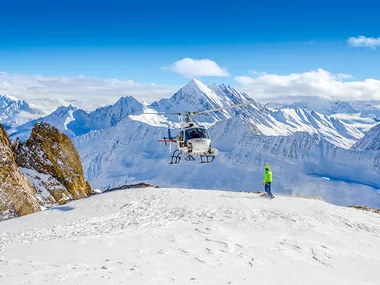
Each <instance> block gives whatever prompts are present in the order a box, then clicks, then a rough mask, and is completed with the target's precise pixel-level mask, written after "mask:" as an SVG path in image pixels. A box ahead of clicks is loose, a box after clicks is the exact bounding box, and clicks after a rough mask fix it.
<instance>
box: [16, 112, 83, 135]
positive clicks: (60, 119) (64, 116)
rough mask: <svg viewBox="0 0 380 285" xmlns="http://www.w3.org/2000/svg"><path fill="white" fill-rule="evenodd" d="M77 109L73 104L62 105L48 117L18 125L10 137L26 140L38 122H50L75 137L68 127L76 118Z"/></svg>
mask: <svg viewBox="0 0 380 285" xmlns="http://www.w3.org/2000/svg"><path fill="white" fill-rule="evenodd" d="M77 110H78V109H77V108H76V107H74V106H72V105H70V106H68V107H65V106H61V107H59V108H58V109H57V110H55V111H54V112H53V113H51V114H50V115H48V116H46V117H41V118H38V119H35V120H32V121H29V122H27V123H25V124H23V125H21V126H18V127H17V128H15V129H14V130H13V132H12V131H11V132H10V138H11V139H15V138H19V139H20V140H21V141H25V140H26V139H27V138H28V137H29V136H30V134H31V132H32V129H33V127H34V125H35V124H36V123H38V122H44V123H48V124H49V125H51V126H54V127H56V128H58V129H59V130H60V131H61V132H63V133H64V134H66V135H67V136H69V137H74V136H75V134H74V133H73V131H72V130H70V129H69V128H68V124H69V123H70V122H71V121H73V120H74V112H76V111H77Z"/></svg>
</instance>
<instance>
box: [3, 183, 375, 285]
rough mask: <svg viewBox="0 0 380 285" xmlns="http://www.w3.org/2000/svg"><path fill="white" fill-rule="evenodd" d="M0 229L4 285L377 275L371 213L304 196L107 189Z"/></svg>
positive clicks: (353, 279) (351, 279) (357, 280)
mask: <svg viewBox="0 0 380 285" xmlns="http://www.w3.org/2000/svg"><path fill="white" fill-rule="evenodd" d="M235 190H238V188H236V189H235ZM0 236H1V239H0V250H1V255H0V272H1V275H0V283H1V284H7V285H18V284H24V283H25V284H35V285H37V284H60V283H64V284H104V285H115V284H165V285H166V284H185V285H191V284H207V285H220V284H267V285H275V284H308V285H320V284H334V285H338V284H345V285H354V284H378V283H379V280H380V279H379V278H380V277H379V273H378V269H379V268H380V260H379V256H380V242H379V239H380V219H379V215H378V214H375V213H370V212H364V211H360V210H357V209H354V208H346V207H338V206H334V205H330V204H328V203H325V202H323V201H318V200H312V199H303V198H291V197H280V196H277V197H276V199H274V200H266V199H263V198H261V197H260V196H259V195H256V194H250V193H231V192H223V191H210V190H208V191H197V190H193V189H192V190H184V189H155V188H150V189H133V190H124V191H113V192H110V193H104V194H101V195H96V196H93V197H91V198H87V199H82V200H78V201H73V202H70V203H69V204H67V205H65V206H60V207H55V208H53V209H51V210H48V211H43V212H39V213H35V214H32V215H28V216H26V217H22V218H17V219H13V220H10V221H5V222H1V226H0Z"/></svg>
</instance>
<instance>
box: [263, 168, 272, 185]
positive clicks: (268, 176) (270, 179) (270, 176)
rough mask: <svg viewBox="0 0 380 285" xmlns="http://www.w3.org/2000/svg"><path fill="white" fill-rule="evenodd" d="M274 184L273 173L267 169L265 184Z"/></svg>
mask: <svg viewBox="0 0 380 285" xmlns="http://www.w3.org/2000/svg"><path fill="white" fill-rule="evenodd" d="M267 182H272V171H271V170H270V169H265V172H264V180H263V183H267Z"/></svg>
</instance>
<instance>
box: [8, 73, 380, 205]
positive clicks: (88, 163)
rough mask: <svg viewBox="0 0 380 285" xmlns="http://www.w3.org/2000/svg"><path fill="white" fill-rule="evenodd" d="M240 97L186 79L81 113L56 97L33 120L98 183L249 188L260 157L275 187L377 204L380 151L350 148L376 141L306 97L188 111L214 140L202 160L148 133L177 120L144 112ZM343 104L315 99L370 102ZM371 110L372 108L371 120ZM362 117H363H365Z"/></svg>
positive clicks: (24, 130)
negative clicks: (177, 152)
mask: <svg viewBox="0 0 380 285" xmlns="http://www.w3.org/2000/svg"><path fill="white" fill-rule="evenodd" d="M246 102H252V98H250V97H249V96H248V95H247V94H245V93H243V92H239V91H237V90H236V89H234V88H232V87H231V86H226V85H224V84H220V85H217V84H213V85H211V86H206V85H204V84H203V83H202V82H200V81H199V80H196V79H194V80H191V81H190V82H189V83H188V84H187V85H186V86H184V87H182V88H181V89H180V90H179V91H178V92H176V93H175V94H174V95H173V96H172V97H171V98H169V99H161V100H159V101H157V102H154V103H152V104H151V105H147V104H146V103H143V102H140V101H138V100H136V99H135V98H133V97H122V98H120V99H119V100H118V101H117V102H116V103H115V104H113V105H109V106H105V107H102V108H98V109H96V110H95V111H93V112H89V113H88V112H85V111H84V110H81V109H76V108H75V107H73V106H69V107H60V108H58V109H57V110H56V111H55V112H53V113H52V114H51V115H49V116H47V117H45V118H41V119H40V120H43V121H47V122H48V123H50V124H52V125H54V126H56V127H57V128H58V129H60V130H61V131H62V132H64V133H65V134H67V135H68V136H69V137H70V138H71V139H72V140H73V143H74V144H75V146H76V148H77V149H78V152H79V154H80V156H81V159H82V162H83V169H84V172H85V176H86V178H87V179H88V181H89V183H90V184H91V186H92V187H93V188H99V189H103V190H104V189H107V188H109V187H118V186H120V185H124V184H130V183H135V182H147V183H150V184H155V185H160V186H165V187H172V186H177V187H191V188H202V187H206V188H210V189H222V190H231V191H234V189H236V187H239V188H240V187H241V188H243V189H255V190H257V189H258V187H260V181H261V178H262V171H263V170H262V165H263V164H264V163H265V162H269V163H271V164H272V165H273V166H274V177H275V183H274V187H275V189H276V191H278V192H279V193H285V194H290V193H293V194H295V193H297V194H307V195H317V196H321V197H323V198H324V199H325V200H327V201H329V202H331V203H335V204H338V205H349V204H352V203H357V204H361V205H367V206H372V207H380V196H379V195H378V193H377V192H376V191H377V190H378V189H380V178H379V175H378V173H379V171H380V154H379V153H378V151H377V150H376V148H369V149H367V148H365V151H361V150H362V149H363V147H358V148H356V147H354V148H353V149H350V148H351V147H352V145H354V144H355V143H357V142H358V141H359V140H360V141H361V142H362V143H365V144H363V146H367V145H368V146H369V145H374V146H376V145H377V144H376V143H375V144H373V143H372V142H373V141H374V140H373V139H375V140H376V138H377V136H376V135H373V136H370V137H364V138H363V135H364V134H363V133H362V132H361V131H360V130H358V129H356V128H354V127H352V126H351V125H350V124H349V123H345V122H343V121H342V120H340V119H339V118H335V117H333V116H328V115H324V114H322V113H320V112H316V111H312V110H307V109H305V108H304V107H305V106H307V107H313V106H314V105H313V104H312V103H308V102H306V103H307V104H306V103H305V104H306V105H305V106H303V105H302V104H299V105H297V104H296V105H292V106H288V107H287V108H282V109H280V110H274V109H271V108H268V107H266V106H264V105H262V104H260V103H258V102H253V103H252V104H251V105H249V106H244V107H238V108H233V109H228V110H224V111H223V112H215V113H212V114H210V115H209V116H206V117H196V118H195V119H197V120H199V122H200V123H202V124H204V125H206V126H207V127H209V128H210V130H209V132H210V135H211V139H212V146H213V148H217V149H219V150H220V151H219V155H218V156H217V158H216V159H215V161H214V162H213V163H212V164H211V165H199V163H186V162H181V163H180V165H175V166H173V165H170V166H169V165H168V164H167V162H168V159H169V153H168V151H169V149H168V148H167V147H165V145H164V144H158V143H157V140H158V139H161V138H162V137H164V136H165V137H166V136H167V128H168V127H170V128H172V135H173V136H175V135H176V130H173V128H177V127H178V126H179V124H178V123H179V120H178V119H177V118H176V116H166V115H155V114H153V115H149V114H146V113H155V112H165V113H168V112H169V113H171V112H183V111H197V110H205V109H209V108H219V107H228V106H231V105H233V104H240V103H246ZM317 103H318V104H320V105H318V104H317ZM324 104H325V105H324ZM353 104H354V103H352V102H350V103H349V104H348V103H347V102H329V101H327V102H319V101H316V102H315V105H316V106H315V108H319V110H321V112H322V111H323V112H324V111H326V112H330V113H331V114H333V115H334V114H341V112H348V113H347V114H348V116H350V114H351V113H352V112H355V113H354V114H357V112H358V110H357V109H360V108H361V110H362V114H366V115H365V116H368V118H370V114H372V113H373V114H377V113H376V110H378V109H377V108H376V107H374V105H376V106H377V105H378V104H377V103H374V102H367V103H361V104H359V103H356V105H355V106H353ZM73 118H74V119H73ZM371 118H372V117H371ZM343 119H344V120H345V119H347V118H343ZM375 119H376V116H374V117H373V119H372V120H375ZM366 120H367V121H366ZM369 120H370V119H364V121H363V122H367V123H370V121H369ZM68 121H69V122H68ZM371 122H372V121H371ZM34 123H35V121H31V122H29V123H27V124H25V125H22V126H19V127H18V128H17V131H16V132H15V133H13V134H11V139H15V138H16V137H20V138H21V140H25V139H26V138H27V137H28V136H29V134H30V130H31V129H32V127H33V125H34ZM184 177H186V178H187V179H183V178H184ZM322 177H327V178H328V179H329V180H326V179H324V178H322Z"/></svg>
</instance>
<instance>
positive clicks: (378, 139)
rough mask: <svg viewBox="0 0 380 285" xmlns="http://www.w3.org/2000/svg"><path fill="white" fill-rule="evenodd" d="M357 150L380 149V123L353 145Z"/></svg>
mask: <svg viewBox="0 0 380 285" xmlns="http://www.w3.org/2000/svg"><path fill="white" fill-rule="evenodd" d="M352 149H356V150H375V151H380V124H377V125H376V126H374V127H373V128H372V129H370V130H369V131H368V133H367V134H366V135H365V136H364V137H363V138H362V139H361V140H359V141H358V142H357V143H355V144H354V145H353V146H352Z"/></svg>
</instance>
